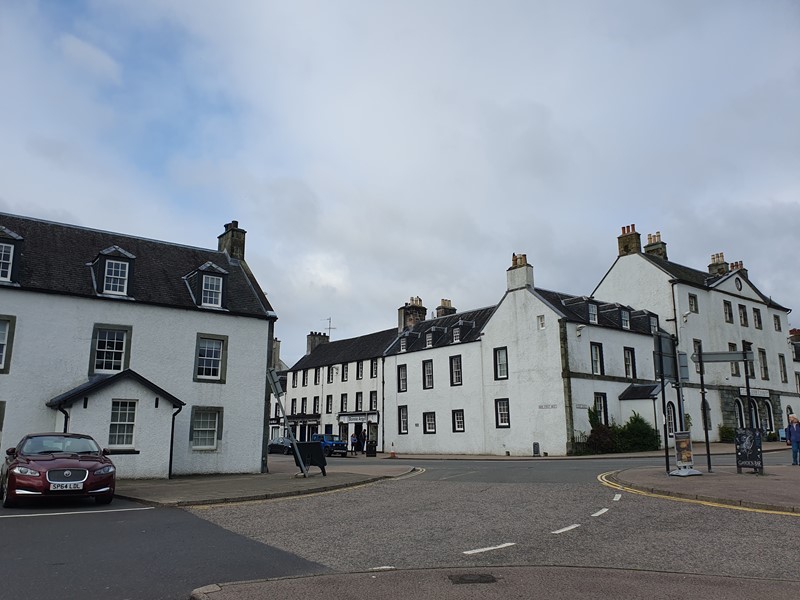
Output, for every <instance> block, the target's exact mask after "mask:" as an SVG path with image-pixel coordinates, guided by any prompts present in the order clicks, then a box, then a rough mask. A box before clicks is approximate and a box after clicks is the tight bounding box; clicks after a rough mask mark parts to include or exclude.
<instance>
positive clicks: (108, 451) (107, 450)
mask: <svg viewBox="0 0 800 600" xmlns="http://www.w3.org/2000/svg"><path fill="white" fill-rule="evenodd" d="M109 454H111V450H109V449H108V448H103V456H108V455H109Z"/></svg>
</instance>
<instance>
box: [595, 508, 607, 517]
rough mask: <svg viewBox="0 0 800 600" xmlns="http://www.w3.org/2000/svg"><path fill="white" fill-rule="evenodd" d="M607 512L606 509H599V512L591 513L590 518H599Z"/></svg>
mask: <svg viewBox="0 0 800 600" xmlns="http://www.w3.org/2000/svg"><path fill="white" fill-rule="evenodd" d="M607 512H608V509H607V508H601V509H600V510H598V511H597V512H596V513H593V514H592V516H593V517H599V516H600V515H602V514H604V513H607Z"/></svg>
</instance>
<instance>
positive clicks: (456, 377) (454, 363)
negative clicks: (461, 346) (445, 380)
mask: <svg viewBox="0 0 800 600" xmlns="http://www.w3.org/2000/svg"><path fill="white" fill-rule="evenodd" d="M463 381H464V379H463V372H462V369H461V355H460V354H456V355H454V356H451V357H450V385H461V384H462V383H463Z"/></svg>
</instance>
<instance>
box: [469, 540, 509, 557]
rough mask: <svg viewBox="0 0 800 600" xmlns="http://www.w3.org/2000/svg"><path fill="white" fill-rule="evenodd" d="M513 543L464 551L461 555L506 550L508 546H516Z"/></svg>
mask: <svg viewBox="0 0 800 600" xmlns="http://www.w3.org/2000/svg"><path fill="white" fill-rule="evenodd" d="M516 545H517V544H516V543H515V542H507V543H505V544H500V545H499V546H490V547H489V548H478V549H477V550H466V551H465V552H464V553H463V554H480V553H481V552H489V551H490V550H500V548H508V547H509V546H516Z"/></svg>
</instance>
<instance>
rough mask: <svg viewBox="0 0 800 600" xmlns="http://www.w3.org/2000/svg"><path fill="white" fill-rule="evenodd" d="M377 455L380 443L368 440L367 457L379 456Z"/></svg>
mask: <svg viewBox="0 0 800 600" xmlns="http://www.w3.org/2000/svg"><path fill="white" fill-rule="evenodd" d="M377 455H378V441H377V440H367V456H377Z"/></svg>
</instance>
